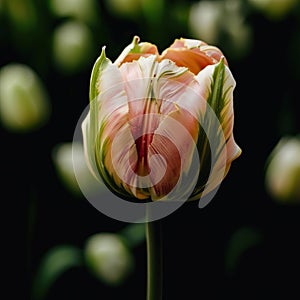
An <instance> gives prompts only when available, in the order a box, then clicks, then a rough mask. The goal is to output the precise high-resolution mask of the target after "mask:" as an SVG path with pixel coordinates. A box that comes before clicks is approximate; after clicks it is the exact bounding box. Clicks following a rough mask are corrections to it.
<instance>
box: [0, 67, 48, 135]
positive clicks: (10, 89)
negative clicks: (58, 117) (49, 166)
mask: <svg viewBox="0 0 300 300" xmlns="http://www.w3.org/2000/svg"><path fill="white" fill-rule="evenodd" d="M49 115H50V102H49V99H48V95H47V92H46V89H45V87H44V86H43V83H42V82H41V80H40V78H39V77H38V75H37V74H36V73H35V72H34V71H33V70H32V69H31V68H30V67H29V66H26V65H23V64H18V63H10V64H8V65H6V66H4V67H2V68H1V70H0V119H1V122H2V124H3V125H4V126H5V127H6V128H7V129H9V130H13V131H22V132H27V131H31V130H34V129H37V128H39V127H41V126H42V125H44V123H45V122H46V121H48V117H49Z"/></svg>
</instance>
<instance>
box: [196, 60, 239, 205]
mask: <svg viewBox="0 0 300 300" xmlns="http://www.w3.org/2000/svg"><path fill="white" fill-rule="evenodd" d="M196 78H197V80H198V82H199V84H200V85H201V86H202V87H203V88H204V90H203V93H204V95H206V97H207V104H208V105H209V107H210V108H211V109H210V110H209V109H207V111H206V114H205V115H204V118H203V120H202V121H201V122H203V123H202V124H201V125H203V129H202V130H200V132H199V137H198V142H197V148H198V151H199V156H200V163H201V171H200V175H199V181H198V184H197V186H198V188H197V190H196V191H195V193H194V195H193V197H192V199H195V198H197V197H198V196H199V195H200V194H201V193H202V191H203V189H204V187H205V186H206V189H205V194H206V193H209V192H210V191H212V190H213V189H214V188H216V187H217V186H218V185H219V184H220V183H221V181H222V180H223V178H224V177H225V176H226V174H227V172H228V170H229V167H230V164H231V162H232V161H233V160H234V159H235V158H237V157H238V156H239V155H240V153H241V150H240V148H239V147H238V145H237V144H236V143H235V142H234V139H233V118H234V116H233V90H234V88H235V80H234V78H233V76H232V74H231V72H230V70H229V68H228V67H227V66H226V65H225V64H224V61H223V59H222V60H221V61H220V62H219V63H218V64H216V65H213V66H207V67H206V68H205V69H204V70H202V71H201V72H200V73H199V74H198V75H197V76H196ZM211 111H213V112H214V114H215V117H216V118H215V117H212V114H211ZM216 119H217V120H218V121H216ZM211 147H213V148H212V151H211ZM211 162H212V163H213V165H212V166H211ZM208 178H209V181H208V182H207V179H208Z"/></svg>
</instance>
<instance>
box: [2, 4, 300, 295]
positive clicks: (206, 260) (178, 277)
mask: <svg viewBox="0 0 300 300" xmlns="http://www.w3.org/2000/svg"><path fill="white" fill-rule="evenodd" d="M167 3H168V2H167ZM188 3H189V2H186V5H188ZM36 6H37V7H38V9H39V22H40V23H39V24H40V26H39V28H37V30H36V34H35V35H33V36H27V37H24V36H23V37H22V38H20V43H17V42H16V36H15V34H13V28H12V26H11V23H10V21H9V20H8V19H6V18H2V19H1V31H0V33H1V35H0V39H1V40H0V52H1V61H0V63H1V66H3V65H5V64H7V63H10V62H20V63H26V64H28V65H30V66H31V67H32V68H33V69H35V70H36V71H37V72H38V74H39V75H40V77H41V79H42V80H43V82H45V84H46V87H47V89H48V92H49V95H50V97H51V101H52V114H51V118H50V120H49V122H48V123H47V124H46V125H45V126H43V127H42V128H40V129H39V130H37V131H35V132H31V133H28V134H21V133H14V132H10V131H9V130H7V129H6V128H5V127H3V126H1V127H0V137H1V153H2V155H1V170H2V176H1V177H2V191H3V192H2V193H1V195H2V197H1V198H2V202H3V204H5V205H4V206H3V209H2V222H3V225H2V230H3V233H4V234H3V240H2V248H3V250H5V253H4V254H3V257H2V260H3V261H4V262H6V263H7V264H8V268H7V270H6V269H5V274H4V275H5V278H6V279H8V280H9V281H10V282H11V283H12V287H11V288H9V293H10V295H11V297H8V298H9V299H14V297H13V296H14V294H15V293H17V294H19V293H20V292H21V295H22V296H21V297H20V296H19V299H23V298H28V297H29V291H30V286H31V280H32V277H33V276H34V274H35V270H36V268H37V266H38V264H39V261H40V259H41V257H42V256H43V254H44V253H45V252H46V251H47V250H48V249H50V248H51V247H53V246H55V245H59V244H72V245H75V246H78V247H83V245H84V242H85V240H86V238H87V237H89V236H90V235H92V234H93V233H97V232H101V231H109V232H115V231H118V230H120V229H122V228H123V227H124V226H126V224H125V223H122V222H119V221H115V220H113V219H110V218H108V217H106V216H104V215H102V214H101V213H100V212H98V211H97V210H96V209H95V208H93V207H92V206H91V204H90V203H89V202H88V201H87V200H85V199H84V197H82V198H79V199H78V198H74V196H73V195H72V194H70V193H69V191H68V190H67V189H65V187H64V186H63V185H62V183H61V182H60V181H59V179H58V177H57V174H56V172H55V169H54V166H53V161H52V157H51V151H52V149H53V147H54V146H55V145H56V144H57V143H61V142H69V141H71V140H72V136H73V131H74V128H75V125H76V122H77V120H78V118H79V117H80V114H81V112H82V110H83V109H84V108H85V106H86V105H87V103H88V84H89V76H90V71H91V67H92V65H93V63H94V60H95V59H96V57H97V56H98V54H99V51H100V49H101V47H102V46H103V45H104V44H106V45H107V55H108V57H110V58H111V59H112V60H113V59H115V58H116V57H117V55H118V54H119V53H120V51H121V50H122V49H123V48H124V47H125V46H126V45H127V44H129V43H130V41H131V39H132V37H133V35H135V34H137V35H139V36H140V37H141V39H142V40H144V41H151V42H153V43H156V44H157V45H159V49H160V50H161V49H164V48H165V47H167V46H168V45H170V44H171V43H172V42H173V40H174V39H175V38H177V37H180V36H185V37H188V35H189V33H188V31H187V29H186V28H184V27H182V26H181V27H180V25H178V28H176V26H170V25H169V26H167V25H166V27H165V28H161V31H162V32H159V33H157V39H156V38H155V37H156V35H155V33H153V32H152V33H151V34H150V33H149V30H147V29H145V28H144V27H143V26H142V25H141V24H136V23H135V22H132V21H129V20H127V19H120V18H117V17H115V16H112V15H110V14H109V12H107V11H106V8H105V5H103V3H100V2H99V13H101V17H102V19H101V22H99V24H97V25H95V26H94V27H93V35H94V39H95V44H96V45H97V46H96V47H95V55H94V57H91V59H90V64H89V66H87V68H86V69H84V70H82V71H81V72H79V73H77V74H75V75H66V74H62V73H60V72H59V71H57V69H56V68H55V66H54V64H53V63H52V60H51V51H50V48H51V47H50V44H51V38H50V36H51V32H52V30H53V28H54V27H55V25H56V24H57V23H58V22H61V20H58V19H55V18H54V17H53V16H51V14H50V13H49V11H48V9H47V5H45V4H43V2H41V1H36ZM166 14H167V13H166ZM247 18H248V22H249V23H250V24H251V26H252V29H253V32H254V35H253V36H254V40H253V47H252V49H251V51H250V52H249V54H248V55H247V56H246V57H245V58H243V59H234V58H232V59H231V58H230V53H225V55H226V56H227V58H228V60H229V64H230V68H231V71H232V73H233V75H234V77H235V79H236V81H237V86H236V89H235V92H234V93H235V94H234V95H235V97H234V109H235V127H234V136H235V140H236V142H237V143H238V145H239V146H240V147H241V148H242V150H243V153H242V155H241V156H240V157H239V158H238V159H237V160H236V161H234V162H233V164H232V167H231V170H230V172H229V173H228V175H227V177H226V178H225V180H224V181H223V183H222V185H221V187H220V189H219V191H218V193H217V195H216V196H215V197H214V199H213V201H212V202H211V203H209V205H208V206H206V207H205V208H203V209H199V208H198V207H197V202H193V203H186V204H185V205H184V206H183V207H181V208H180V209H179V210H177V211H176V212H174V213H173V214H172V215H170V216H168V217H167V218H165V219H163V220H162V225H163V236H164V240H163V246H164V248H163V251H164V299H211V298H216V299H220V298H225V297H235V296H236V297H237V298H238V299H245V298H247V297H249V296H252V297H253V298H254V297H255V298H256V297H259V296H260V295H262V294H264V295H266V296H270V297H272V296H274V295H279V296H280V293H282V295H283V296H284V297H282V298H284V299H292V298H293V299H294V298H297V296H298V297H299V289H298V287H297V280H298V284H299V270H300V258H299V254H300V248H299V245H298V240H299V228H300V207H299V206H292V205H282V204H280V203H277V202H276V201H274V200H273V199H272V198H271V197H270V196H269V195H268V194H267V192H266V191H265V188H264V170H265V162H266V159H267V157H268V155H269V153H270V151H271V150H272V149H273V147H274V146H275V145H276V143H277V142H278V140H279V139H280V137H281V136H282V135H285V134H296V133H298V132H299V123H297V122H298V121H299V104H298V101H299V83H300V81H299V78H300V75H299V74H300V73H299V66H300V65H299V53H298V52H296V50H295V48H296V47H298V48H296V49H298V50H299V45H298V44H296V41H297V40H296V36H299V35H300V32H299V24H300V23H299V18H300V14H299V13H298V15H297V14H293V15H292V16H291V17H289V18H286V19H284V20H281V21H276V22H270V21H269V20H267V19H266V18H264V16H263V15H261V14H259V13H256V12H252V13H249V14H248V15H247ZM104 25H105V26H104ZM25 41H27V42H25ZM297 45H298V46H297ZM220 47H221V44H220ZM284 114H285V117H286V118H288V119H289V120H291V124H292V126H285V123H282V120H283V119H284V116H283V115H284ZM3 179H4V181H3ZM30 199H34V200H33V201H35V209H34V213H33V215H30V214H29V212H30V209H31V207H30V201H29V200H30ZM31 225H33V226H32V227H31ZM242 227H251V228H253V229H254V230H256V231H257V232H259V233H260V234H261V235H262V236H263V240H262V241H261V242H260V243H259V244H257V245H255V246H254V247H251V248H249V249H248V250H247V251H245V252H244V253H243V255H242V257H241V259H240V261H239V263H238V266H237V267H236V271H235V272H234V274H231V275H230V274H228V273H227V272H226V269H225V264H224V253H225V252H226V249H227V246H228V242H229V240H230V237H231V236H232V235H233V233H234V232H236V230H238V229H239V228H242ZM30 228H31V229H30ZM29 229H30V230H33V231H32V234H33V235H32V236H33V239H32V240H31V239H30V240H29V239H28V231H29ZM29 256H30V261H28V257H29ZM134 256H135V260H136V268H135V271H134V273H133V274H132V275H131V276H130V277H129V278H128V280H127V281H126V282H125V283H124V284H123V285H121V286H119V287H117V288H111V287H108V286H106V285H104V284H103V283H101V282H99V281H98V280H97V279H95V278H94V277H93V276H92V275H91V274H90V273H89V272H88V271H87V270H86V269H85V268H78V269H74V270H70V271H67V272H66V273H65V274H64V275H63V276H62V277H60V278H59V280H58V281H57V282H56V283H55V285H54V286H53V287H52V289H51V290H50V293H49V295H48V296H47V299H48V300H50V299H119V298H120V297H124V298H126V299H132V300H134V299H145V290H146V284H145V283H146V248H145V244H144V243H142V244H141V245H140V246H138V247H136V248H135V249H134ZM24 262H26V263H25V264H24ZM10 279H11V280H10ZM294 293H295V294H294ZM289 295H294V297H289ZM23 296H24V297H23ZM280 298H281V297H280Z"/></svg>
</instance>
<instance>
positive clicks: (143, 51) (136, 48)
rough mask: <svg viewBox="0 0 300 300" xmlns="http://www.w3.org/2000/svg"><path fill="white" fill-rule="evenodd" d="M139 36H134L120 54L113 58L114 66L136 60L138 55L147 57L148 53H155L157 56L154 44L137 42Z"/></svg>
mask: <svg viewBox="0 0 300 300" xmlns="http://www.w3.org/2000/svg"><path fill="white" fill-rule="evenodd" d="M139 41H140V38H139V37H138V36H135V37H134V38H133V40H132V42H131V44H129V45H128V46H127V47H126V48H125V49H124V50H123V51H122V53H121V54H120V56H119V57H118V58H117V59H116V60H115V62H114V64H115V65H116V66H121V65H122V64H124V63H126V62H131V61H134V60H138V59H139V58H140V57H148V56H150V55H155V56H156V57H158V50H157V47H156V46H155V45H154V44H151V43H148V42H143V43H139Z"/></svg>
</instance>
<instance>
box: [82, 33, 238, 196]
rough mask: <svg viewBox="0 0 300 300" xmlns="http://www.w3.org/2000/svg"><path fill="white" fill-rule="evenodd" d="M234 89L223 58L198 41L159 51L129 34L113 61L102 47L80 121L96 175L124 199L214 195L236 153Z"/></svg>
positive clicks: (88, 158)
mask: <svg viewBox="0 0 300 300" xmlns="http://www.w3.org/2000/svg"><path fill="white" fill-rule="evenodd" d="M234 87H235V81H234V78H233V76H232V74H231V72H230V70H229V67H228V63H227V61H226V59H225V57H224V55H223V53H222V52H221V51H220V50H219V49H218V48H217V47H214V46H211V45H207V44H206V43H205V42H203V41H199V40H190V39H184V38H181V39H176V40H175V41H174V43H173V44H172V45H171V46H170V47H169V48H167V49H165V50H164V51H163V52H162V53H161V54H159V53H158V50H157V47H156V46H155V45H153V44H151V43H147V42H142V43H140V42H139V38H138V37H134V39H133V41H132V43H131V44H130V45H129V46H127V47H126V48H125V49H124V51H123V52H122V53H121V55H120V56H119V57H118V58H117V59H116V61H115V62H114V63H112V62H111V61H110V60H109V59H108V58H107V57H106V54H105V49H104V48H103V50H102V53H101V55H100V57H99V58H98V60H97V61H96V63H95V65H94V69H93V71H92V75H91V82H90V101H91V102H90V113H89V114H88V115H87V117H86V119H85V120H84V122H83V124H82V129H83V139H84V147H85V153H86V156H87V160H88V164H89V167H90V168H91V170H92V172H93V174H94V175H95V176H99V174H100V176H101V177H102V179H103V180H104V182H105V183H106V185H107V186H108V187H109V188H110V189H111V191H113V192H114V193H115V194H116V195H118V196H119V197H121V198H124V199H140V200H153V201H154V200H162V199H168V200H170V199H182V195H188V198H190V199H199V197H200V195H202V193H203V191H204V190H205V193H204V194H207V193H209V192H210V191H212V190H214V189H215V188H216V187H217V186H218V185H219V184H220V183H221V181H222V180H223V178H224V177H225V175H226V174H227V172H228V170H229V168H230V165H231V162H232V161H233V160H234V159H236V158H237V157H238V156H239V155H240V153H241V150H240V148H239V147H238V146H237V144H236V143H235V141H234V138H233V132H232V131H233V90H234ZM211 174H213V176H210V175H211Z"/></svg>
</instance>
